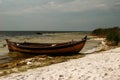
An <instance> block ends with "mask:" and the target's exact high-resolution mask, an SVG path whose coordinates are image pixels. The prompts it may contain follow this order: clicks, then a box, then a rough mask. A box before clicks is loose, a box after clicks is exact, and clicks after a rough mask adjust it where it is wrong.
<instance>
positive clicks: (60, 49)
mask: <svg viewBox="0 0 120 80" xmlns="http://www.w3.org/2000/svg"><path fill="white" fill-rule="evenodd" d="M6 41H7V44H8V49H9V51H10V52H22V53H26V54H27V53H29V54H61V55H64V54H70V53H78V52H79V51H81V49H82V48H83V47H84V45H85V42H86V38H84V39H83V40H81V41H76V42H68V43H63V44H62V45H60V44H57V43H56V45H54V46H49V47H44V46H43V47H33V48H32V47H29V46H27V47H26V46H24V45H22V43H15V42H10V41H8V40H6ZM17 44H20V45H17ZM31 44H32V45H33V43H31ZM21 45H22V46H21ZM29 45H30V43H29ZM40 45H41V44H40ZM42 45H44V44H42ZM50 45H52V44H50ZM30 46H31V45H30ZM34 46H35V44H34ZM36 46H38V45H36Z"/></svg>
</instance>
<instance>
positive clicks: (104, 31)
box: [92, 27, 120, 45]
mask: <svg viewBox="0 0 120 80" xmlns="http://www.w3.org/2000/svg"><path fill="white" fill-rule="evenodd" d="M92 35H95V36H99V37H106V40H107V41H108V42H109V43H111V44H112V45H118V43H119V42H120V28H119V27H112V28H98V29H95V30H93V31H92Z"/></svg>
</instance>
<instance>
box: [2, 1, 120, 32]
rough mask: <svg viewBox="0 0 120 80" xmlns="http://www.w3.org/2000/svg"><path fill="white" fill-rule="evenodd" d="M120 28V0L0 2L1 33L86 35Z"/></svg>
mask: <svg viewBox="0 0 120 80" xmlns="http://www.w3.org/2000/svg"><path fill="white" fill-rule="evenodd" d="M112 26H120V0H0V30H1V31H2V30H32V31H34V30H37V31H42V30H45V31H46V30H47V31H55V30H56V31H83V30H85V31H86V30H93V29H96V28H100V27H112Z"/></svg>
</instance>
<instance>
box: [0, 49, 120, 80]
mask: <svg viewBox="0 0 120 80" xmlns="http://www.w3.org/2000/svg"><path fill="white" fill-rule="evenodd" d="M119 58H120V47H118V48H115V49H110V50H107V51H102V52H99V53H98V54H90V55H86V56H85V57H82V58H78V59H73V60H69V61H67V62H63V63H57V64H53V65H50V66H45V67H38V68H34V69H29V70H27V71H26V72H19V73H13V74H9V75H6V76H2V77H0V79H1V80H16V79H22V80H36V79H38V80H41V79H44V80H59V79H61V80H66V79H67V80H79V79H80V80H117V79H120V75H119V74H120V72H119V69H120V59H119Z"/></svg>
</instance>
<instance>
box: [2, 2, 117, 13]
mask: <svg viewBox="0 0 120 80" xmlns="http://www.w3.org/2000/svg"><path fill="white" fill-rule="evenodd" d="M11 1H15V0H11ZM112 4H113V3H112ZM118 4H119V3H116V5H118ZM109 7H110V6H109V5H108V3H107V2H105V1H104V0H71V1H69V2H65V3H63V2H62V3H59V2H57V1H55V0H53V1H50V2H47V3H45V4H42V5H34V6H31V5H28V7H25V8H21V9H19V10H11V11H5V12H2V14H13V15H21V14H28V13H65V12H84V11H88V10H94V9H96V10H99V9H108V8H109Z"/></svg>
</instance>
